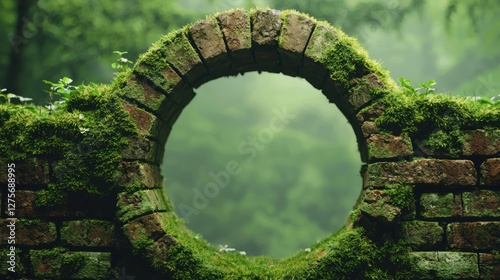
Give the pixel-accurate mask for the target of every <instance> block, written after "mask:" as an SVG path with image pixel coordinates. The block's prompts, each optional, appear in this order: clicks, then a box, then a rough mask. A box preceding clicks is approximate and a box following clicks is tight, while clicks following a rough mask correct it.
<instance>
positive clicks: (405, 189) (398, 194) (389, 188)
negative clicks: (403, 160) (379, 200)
mask: <svg viewBox="0 0 500 280" xmlns="http://www.w3.org/2000/svg"><path fill="white" fill-rule="evenodd" d="M385 192H386V193H387V194H388V195H389V197H390V199H389V203H390V204H392V205H394V206H397V207H399V208H401V209H408V208H409V207H410V206H411V205H412V204H414V203H415V198H414V197H413V186H410V185H406V184H402V183H399V184H386V186H385Z"/></svg>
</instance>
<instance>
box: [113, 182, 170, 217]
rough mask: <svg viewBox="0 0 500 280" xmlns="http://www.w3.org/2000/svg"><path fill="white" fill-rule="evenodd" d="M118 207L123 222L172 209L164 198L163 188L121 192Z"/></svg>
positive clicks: (118, 215)
mask: <svg viewBox="0 0 500 280" xmlns="http://www.w3.org/2000/svg"><path fill="white" fill-rule="evenodd" d="M117 207H118V210H117V214H116V216H117V217H118V219H119V220H120V221H121V222H128V221H130V220H132V219H134V218H137V217H140V216H144V215H147V214H151V213H154V212H161V211H167V210H171V209H170V205H168V204H167V202H166V200H165V198H164V195H163V189H152V190H143V191H137V192H134V193H127V192H124V193H120V194H118V202H117Z"/></svg>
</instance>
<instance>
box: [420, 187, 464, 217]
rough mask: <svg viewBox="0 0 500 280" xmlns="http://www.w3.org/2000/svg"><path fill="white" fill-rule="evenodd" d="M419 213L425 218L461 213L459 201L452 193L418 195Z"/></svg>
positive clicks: (458, 214) (451, 215)
mask: <svg viewBox="0 0 500 280" xmlns="http://www.w3.org/2000/svg"><path fill="white" fill-rule="evenodd" d="M420 209H421V212H420V215H422V217H425V218H446V217H453V216H460V215H461V202H460V200H459V199H456V197H455V195H454V194H453V193H446V194H441V193H424V194H422V196H421V197H420Z"/></svg>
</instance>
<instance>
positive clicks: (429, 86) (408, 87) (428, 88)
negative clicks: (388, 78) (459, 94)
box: [398, 78, 436, 94]
mask: <svg viewBox="0 0 500 280" xmlns="http://www.w3.org/2000/svg"><path fill="white" fill-rule="evenodd" d="M398 82H399V84H400V85H401V87H403V90H405V91H406V92H408V93H411V94H430V93H431V94H432V93H435V92H436V89H435V88H434V86H435V85H436V81H434V80H429V81H427V82H425V83H422V82H421V83H419V84H420V86H421V87H420V88H415V87H413V85H412V81H411V80H408V79H404V78H399V79H398ZM422 90H423V91H422Z"/></svg>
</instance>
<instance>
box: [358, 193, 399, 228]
mask: <svg viewBox="0 0 500 280" xmlns="http://www.w3.org/2000/svg"><path fill="white" fill-rule="evenodd" d="M389 200H390V196H389V195H388V194H386V193H385V191H383V190H369V191H366V192H365V194H364V196H363V202H362V203H361V204H360V205H359V206H358V208H359V209H360V210H361V212H362V213H363V214H366V215H368V216H370V217H371V218H373V219H375V220H377V221H379V222H381V223H384V224H389V223H392V222H394V221H395V220H396V219H397V218H398V217H399V215H400V214H401V208H399V207H396V206H394V205H392V204H390V203H389Z"/></svg>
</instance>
